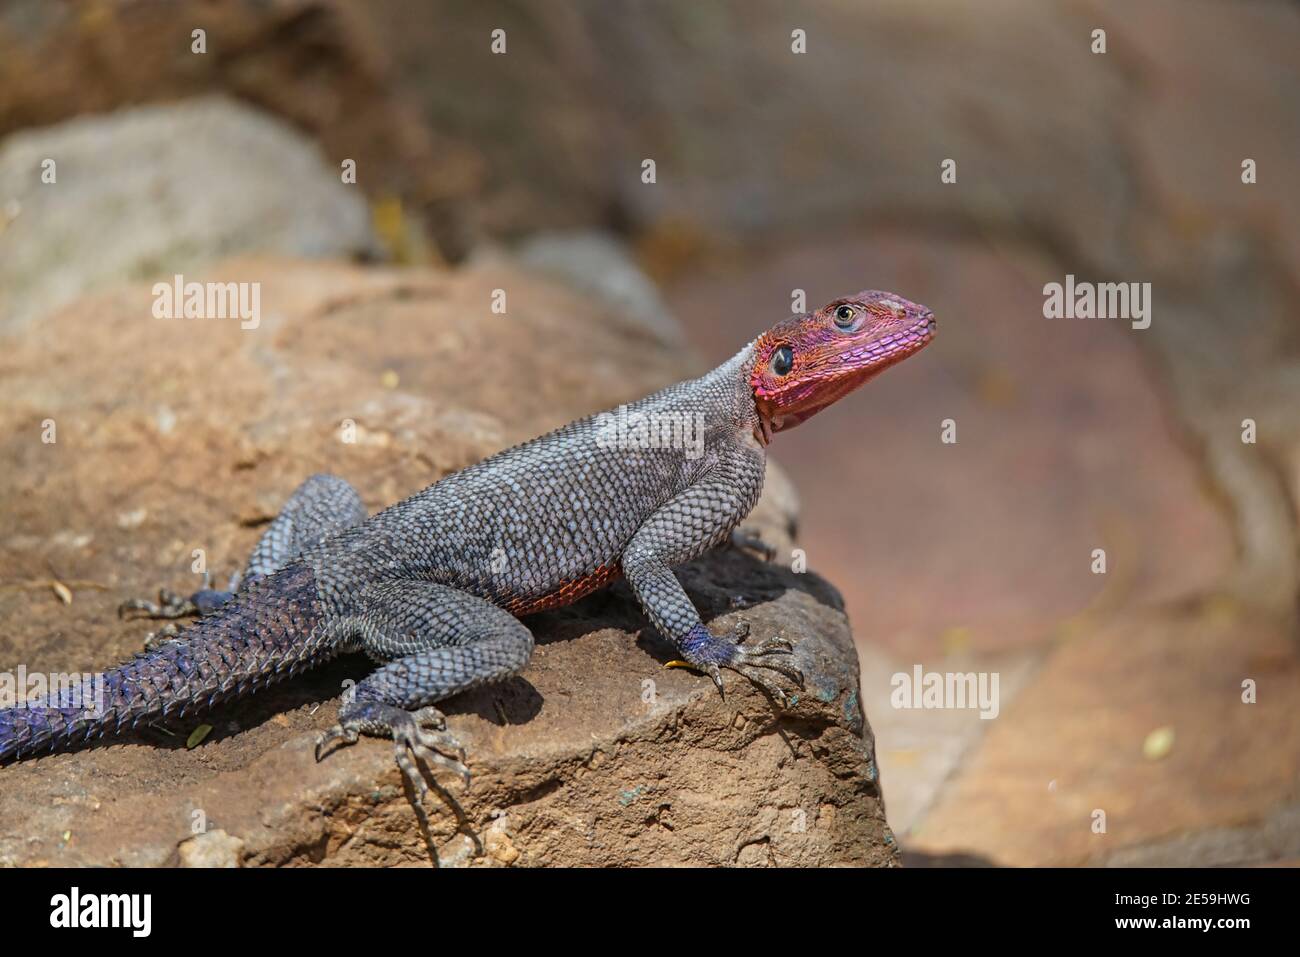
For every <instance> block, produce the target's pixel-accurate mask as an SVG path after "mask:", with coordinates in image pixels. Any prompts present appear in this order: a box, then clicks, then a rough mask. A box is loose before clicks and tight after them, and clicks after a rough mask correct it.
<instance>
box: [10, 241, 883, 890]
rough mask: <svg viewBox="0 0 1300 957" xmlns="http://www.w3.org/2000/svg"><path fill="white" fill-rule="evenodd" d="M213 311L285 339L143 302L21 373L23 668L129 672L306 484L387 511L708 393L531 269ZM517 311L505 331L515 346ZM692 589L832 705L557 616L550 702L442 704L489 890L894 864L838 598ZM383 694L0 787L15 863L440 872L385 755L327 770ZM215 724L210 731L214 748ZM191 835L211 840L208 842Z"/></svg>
mask: <svg viewBox="0 0 1300 957" xmlns="http://www.w3.org/2000/svg"><path fill="white" fill-rule="evenodd" d="M195 278H196V279H202V280H219V281H232V282H239V281H245V282H247V281H257V282H260V283H262V288H263V303H262V305H263V318H262V322H261V324H260V325H259V326H258V327H257V328H256V329H241V328H240V325H239V323H238V322H236V321H233V320H231V321H226V322H222V321H212V320H203V321H195V320H188V321H187V320H161V319H155V318H153V317H152V316H151V314H150V305H151V304H150V299H151V295H150V289H149V286H148V285H147V284H145V285H136V286H127V287H115V288H113V289H109V290H105V291H103V292H101V293H99V294H97V295H94V296H91V297H88V298H84V299H81V300H79V301H77V302H75V303H73V304H72V305H70V306H68V307H67V308H65V309H63V310H60V311H56V312H53V313H48V314H46V315H45V316H43V317H41V318H39V319H36V320H34V321H33V322H32V323H30V325H29V327H28V329H27V330H26V331H25V332H24V334H23V335H22V336H21V337H15V336H9V337H8V338H6V339H4V340H3V343H4V346H5V348H4V349H3V350H0V383H3V386H2V387H0V388H2V392H0V454H3V456H4V457H5V460H6V461H8V462H11V463H13V464H14V468H13V471H12V481H11V482H10V483H8V484H7V485H6V487H5V488H4V491H3V494H2V495H0V530H2V531H0V535H3V538H0V577H2V578H3V579H4V581H5V582H6V583H8V584H13V583H20V587H16V588H6V589H3V590H0V664H3V665H5V666H8V667H12V666H14V665H16V664H17V663H19V662H22V663H24V664H26V666H27V667H28V669H29V670H31V671H33V672H36V671H41V672H48V671H59V672H66V671H69V670H87V671H89V670H93V669H95V668H102V667H104V666H107V665H109V664H111V663H115V662H117V661H120V660H121V659H123V658H125V657H128V656H129V655H130V654H132V653H133V652H135V651H137V650H139V648H140V645H141V641H142V638H143V635H144V633H145V631H147V630H150V629H151V627H152V625H151V624H150V623H148V622H140V623H131V624H127V623H123V622H120V621H118V620H117V618H116V616H115V614H114V608H115V606H116V604H117V603H118V602H119V601H121V600H122V599H124V598H127V597H132V596H137V595H143V594H147V593H149V592H150V591H152V590H153V589H154V588H156V586H157V585H158V584H159V583H160V580H163V581H166V582H167V583H168V584H169V585H171V586H173V587H175V588H177V589H179V590H185V589H187V588H188V587H192V586H193V585H195V584H197V582H196V581H195V576H193V575H192V574H191V573H190V567H191V562H192V553H193V550H194V549H195V548H202V549H204V550H205V552H206V555H207V558H208V565H209V567H210V568H212V569H213V571H214V572H215V573H216V574H217V575H218V577H221V576H224V574H225V572H226V571H228V570H229V569H230V568H232V567H234V566H235V565H237V564H239V563H241V562H242V560H243V558H244V556H245V555H246V554H247V552H248V551H249V549H250V548H251V547H252V545H253V542H254V541H255V539H256V537H257V535H258V533H259V531H260V528H261V526H262V525H263V524H264V523H265V521H266V520H267V518H268V517H269V516H270V515H271V514H272V513H273V512H274V510H275V509H276V508H277V507H278V506H279V504H280V502H281V501H283V499H284V497H285V496H286V495H287V494H288V493H289V492H290V491H291V490H292V489H293V487H294V486H295V485H297V484H298V482H299V481H300V480H301V479H302V477H303V476H305V475H307V474H310V473H311V472H314V471H319V470H324V469H328V470H331V471H335V472H337V473H338V474H341V475H342V476H344V477H345V478H347V479H348V480H349V481H351V482H352V483H353V484H354V485H355V486H356V487H357V488H358V489H359V490H360V491H361V493H362V496H363V498H364V499H365V501H366V504H367V506H368V507H369V508H370V509H371V510H372V511H373V510H376V509H378V508H380V507H382V506H385V505H388V504H390V503H392V502H394V501H396V500H398V499H399V498H402V497H404V496H406V495H408V494H410V493H411V492H413V491H415V490H417V489H419V488H421V487H423V486H425V485H427V484H428V483H429V482H431V481H433V480H435V479H437V478H439V477H441V476H443V475H445V474H447V473H449V472H451V471H453V470H455V469H458V468H461V467H464V466H466V465H468V464H471V463H472V462H474V461H477V460H478V459H480V458H481V457H483V456H485V455H487V454H489V453H491V452H493V451H495V450H497V449H500V448H502V447H504V446H506V445H510V444H512V443H514V442H517V441H519V440H522V439H527V438H531V437H532V436H534V435H536V434H538V433H540V432H542V431H545V430H547V429H550V428H553V427H555V426H558V425H560V424H562V423H564V422H566V421H568V420H570V419H572V418H575V417H577V416H578V415H581V414H585V413H588V412H591V411H594V410H597V409H601V408H607V407H610V406H613V405H616V404H618V403H620V402H624V401H628V400H630V399H634V398H636V397H639V396H640V395H644V394H645V393H647V392H650V391H653V390H654V389H656V388H658V387H660V386H663V385H666V384H667V383H669V382H671V381H674V380H676V379H678V378H679V377H681V376H682V374H683V371H684V367H685V366H686V365H687V364H689V362H691V361H692V357H691V356H689V355H688V354H687V353H685V352H684V350H682V349H680V348H672V347H669V346H667V345H666V344H664V343H663V342H662V341H661V340H660V339H659V338H658V337H657V336H656V335H654V334H652V333H650V332H649V331H647V330H645V329H643V328H641V327H639V326H637V325H635V324H628V323H625V322H623V321H620V320H619V319H618V318H617V317H616V316H613V315H612V314H611V311H610V308H609V307H608V306H607V305H606V304H604V303H603V302H601V301H600V300H598V299H596V298H593V297H591V296H583V295H575V294H574V293H572V292H571V291H568V290H566V289H564V288H563V287H561V286H557V285H556V284H554V283H551V282H548V281H545V280H543V279H541V278H540V277H539V276H537V274H536V273H535V272H532V271H529V270H523V269H520V268H519V267H518V266H515V265H512V264H510V263H508V262H506V261H493V262H480V263H476V264H474V265H472V266H471V267H469V268H467V269H464V270H459V271H456V272H453V273H442V272H433V271H429V270H418V269H416V270H405V271H399V270H387V269H361V268H357V267H352V266H347V265H342V264H332V263H318V264H313V263H302V262H297V261H287V260H271V259H244V260H239V261H235V262H230V263H226V264H223V265H221V266H219V267H214V268H212V269H211V270H207V271H205V272H204V273H203V274H201V275H198V276H196V277H195ZM497 288H506V289H508V290H509V292H510V298H509V313H508V315H506V316H497V315H493V314H492V313H491V309H490V307H491V302H492V291H493V290H494V289H497ZM47 420H52V421H53V423H54V424H55V425H56V426H57V441H56V442H54V443H53V444H46V443H43V442H42V441H41V434H42V430H43V429H44V428H46V425H45V424H44V423H46V422H47ZM345 425H346V426H348V428H347V430H346V432H345V431H344V426H345ZM350 437H355V441H349V438H350ZM773 494H774V495H775V496H776V498H775V499H773V498H772V496H768V497H766V499H765V502H764V503H763V504H762V505H761V506H760V516H759V521H758V524H759V527H760V528H763V529H769V528H770V529H773V530H775V531H776V532H777V533H781V534H784V533H787V532H788V531H789V530H791V529H792V528H793V527H794V524H795V517H794V515H793V514H791V513H790V511H789V509H790V508H791V507H792V502H793V496H792V495H791V494H790V493H789V491H788V489H785V490H783V488H782V483H781V482H780V480H779V478H778V479H777V480H776V481H775V482H774V483H773ZM123 515H129V516H130V521H129V522H123V521H122V520H120V516H123ZM763 516H766V517H763ZM681 575H682V580H683V583H684V585H685V586H686V588H687V590H688V592H689V593H690V594H691V595H692V597H693V599H694V600H695V601H696V602H697V604H698V605H699V606H700V608H701V611H702V613H703V614H704V617H705V619H706V620H707V621H710V622H712V623H713V624H714V626H715V627H718V628H722V627H726V626H728V625H730V624H734V623H735V622H736V621H737V620H738V619H740V618H743V619H745V620H747V621H749V622H750V625H751V629H752V631H753V633H754V634H755V636H756V637H768V636H771V635H774V634H778V633H779V634H782V635H785V636H787V637H789V638H791V639H793V640H794V641H795V642H796V644H797V646H798V652H797V656H798V663H799V665H800V667H802V668H803V669H804V671H805V674H806V675H807V681H806V689H805V691H803V692H800V693H797V694H796V695H794V697H793V704H792V709H791V711H790V712H789V713H788V714H785V715H783V716H781V717H779V718H778V717H777V716H776V715H775V714H774V712H773V708H772V704H771V702H770V701H769V700H768V699H767V698H766V697H765V696H764V695H763V694H761V693H760V692H758V691H757V690H756V689H754V688H753V687H752V686H750V685H749V684H748V683H747V682H745V681H743V680H738V679H736V678H733V677H732V676H729V677H728V681H727V685H728V693H727V697H726V699H725V700H723V699H721V698H720V697H719V695H718V694H717V692H716V691H715V690H714V688H713V686H712V684H711V682H709V681H708V680H707V678H702V677H701V676H699V675H695V674H691V673H688V672H686V671H683V670H680V669H666V668H664V665H665V664H666V663H667V662H668V661H669V660H671V659H672V658H673V657H674V651H673V649H672V648H671V646H669V645H668V644H667V643H666V642H665V641H663V640H662V639H661V638H659V637H658V636H657V635H655V634H654V632H653V631H652V629H650V627H649V626H648V625H647V624H646V622H645V620H644V618H643V617H642V615H641V613H640V611H639V610H638V608H637V606H636V602H635V600H634V599H633V597H632V595H631V592H630V590H629V589H628V588H627V586H626V584H625V583H619V584H617V585H615V586H614V587H613V588H611V589H607V590H605V591H602V592H598V593H596V594H594V595H591V596H589V597H588V598H587V599H585V600H584V601H582V602H581V603H579V604H578V605H575V606H573V607H570V608H566V609H561V610H557V611H554V612H548V613H546V614H543V615H538V616H534V617H533V618H531V619H530V620H529V624H530V626H531V627H532V628H533V629H534V631H535V633H536V634H537V636H538V639H539V644H538V648H537V651H536V653H535V656H534V658H533V661H532V663H531V664H530V665H529V667H528V668H527V669H526V670H525V672H524V673H523V674H522V676H520V677H518V678H515V679H513V680H511V681H510V682H507V683H505V684H503V685H501V686H498V687H493V688H485V689H480V690H479V691H477V692H474V693H471V694H467V695H462V696H460V697H458V698H455V699H452V700H451V701H449V702H448V707H447V710H448V714H449V724H450V726H451V729H452V730H453V731H454V732H455V733H456V734H457V735H458V736H459V737H460V738H461V739H462V740H463V741H464V742H465V743H466V745H467V746H468V748H469V753H470V766H471V768H472V770H473V771H474V774H475V779H474V786H473V789H472V790H470V791H468V792H465V793H463V794H461V795H460V797H461V801H462V803H463V805H464V806H465V809H466V811H467V813H468V814H469V816H470V819H471V820H472V821H473V824H474V827H475V828H476V829H477V830H479V831H480V832H483V833H484V846H485V851H486V855H485V856H484V857H482V858H477V859H475V861H476V863H479V864H485V865H505V864H516V865H535V864H570V865H572V864H590V865H602V866H616V865H623V866H626V865H648V864H660V865H663V864H696V865H699V864H742V865H767V864H795V865H824V864H858V865H886V866H887V865H893V864H895V863H896V862H897V847H896V844H895V842H894V839H893V837H892V835H890V834H889V831H888V828H887V825H886V823H885V817H884V807H883V802H882V799H881V796H880V789H879V784H878V778H877V775H876V773H875V765H874V742H873V738H872V734H871V730H870V727H869V725H868V724H867V722H866V719H865V717H864V715H863V713H862V710H861V704H860V696H859V691H858V681H857V658H856V655H855V654H854V651H853V643H852V638H851V635H850V633H849V629H848V625H847V621H846V619H845V616H844V613H843V608H842V602H841V600H840V598H839V595H838V594H837V593H836V592H835V590H834V589H833V588H832V587H830V586H829V585H827V584H826V583H825V582H824V581H822V580H821V579H819V578H817V577H816V576H814V575H809V574H793V573H792V572H790V571H788V570H786V569H783V568H781V567H779V566H778V565H777V564H766V563H763V562H760V561H758V560H756V559H755V558H753V557H752V556H750V555H748V554H745V553H744V552H741V551H739V550H736V549H722V550H719V551H717V552H714V553H712V554H711V555H709V556H706V557H705V558H703V559H700V560H698V561H696V562H692V563H690V564H689V565H687V566H685V567H684V568H683V569H682V571H681ZM51 576H55V577H57V578H59V580H60V582H61V583H63V582H66V584H65V585H63V587H64V589H65V590H66V591H67V592H68V595H69V596H70V597H71V602H70V603H66V604H65V603H64V602H63V601H61V600H60V599H59V598H58V596H57V595H56V594H54V593H53V592H52V590H51V585H50V582H49V579H50V577H51ZM27 586H30V587H27ZM737 595H743V596H744V597H745V598H746V599H747V602H746V604H747V607H745V608H744V610H743V611H738V610H736V609H735V608H733V605H732V600H733V598H735V597H736V596H737ZM372 667H373V666H372V665H371V664H370V663H368V662H367V661H365V660H363V659H361V658H358V657H353V658H346V659H342V660H340V661H337V662H334V663H332V664H331V665H329V666H327V667H325V668H323V669H319V670H317V671H314V672H312V673H310V674H308V675H306V676H304V677H303V678H302V679H300V680H294V681H291V682H287V683H285V684H281V685H276V686H274V687H272V688H270V689H267V690H266V691H264V692H262V693H259V694H258V695H257V696H256V697H255V698H252V699H248V700H245V701H241V702H236V703H232V704H230V705H227V706H224V707H222V708H220V709H219V710H217V711H214V712H210V713H208V714H205V715H204V716H202V717H201V718H199V717H195V718H193V719H190V720H189V721H186V720H180V721H177V722H173V723H172V725H170V726H168V727H165V728H149V729H146V730H144V731H143V732H142V733H141V734H139V735H138V736H136V737H134V738H128V739H126V740H124V741H115V742H111V743H109V744H108V745H107V746H104V747H96V748H94V749H91V750H86V751H82V752H78V753H73V754H61V755H53V756H47V757H43V758H40V759H37V760H32V761H25V762H20V763H18V764H15V765H13V766H10V767H6V768H4V769H3V772H2V773H3V777H4V782H5V786H4V788H3V789H0V821H3V822H4V828H3V829H2V831H0V863H7V864H38V863H46V864H67V865H73V864H81V865H89V864H96V865H104V864H125V865H160V864H163V863H166V862H168V861H171V860H180V861H182V862H185V863H190V864H204V865H208V864H217V863H221V864H223V865H226V864H231V863H239V862H242V863H243V864H244V865H259V864H273V865H283V864H307V863H328V864H397V863H420V862H424V861H427V856H426V852H425V847H424V843H423V841H422V839H421V837H420V834H419V831H418V828H417V826H416V823H415V817H414V813H413V811H412V809H411V807H410V805H409V803H408V800H407V798H406V796H405V794H404V792H403V789H402V785H401V779H400V777H399V773H398V771H397V768H396V766H395V765H394V763H393V760H392V746H391V744H389V743H385V742H383V741H378V740H373V739H367V740H364V741H362V742H360V743H358V744H357V745H356V746H354V747H351V748H345V749H343V750H341V751H339V752H337V753H336V754H334V755H332V756H331V757H330V758H329V759H328V760H326V761H324V762H322V763H319V764H318V763H316V762H315V760H314V759H313V756H312V748H313V744H314V740H315V735H316V734H317V733H318V732H319V730H320V729H322V728H324V727H328V726H329V725H330V724H331V723H332V722H333V721H334V720H335V717H336V707H337V706H336V699H337V696H338V695H339V694H340V692H341V690H342V688H343V686H344V682H345V681H348V680H355V679H357V678H360V677H361V676H363V675H364V674H366V673H368V672H369V670H371V668H372ZM199 722H202V723H207V724H211V725H212V726H213V730H212V732H211V733H210V734H208V736H207V737H206V738H204V739H203V741H202V743H201V744H199V745H198V746H196V747H194V748H192V749H191V748H187V747H186V746H185V745H186V739H187V738H188V737H189V736H190V733H191V732H192V731H193V729H194V726H195V725H196V724H197V723H199ZM449 786H450V787H451V788H452V789H453V790H455V791H456V792H457V793H459V792H460V786H459V784H456V783H451V784H450V785H449ZM431 800H432V799H431ZM196 812H201V813H202V816H203V819H204V820H205V821H206V822H207V825H208V827H209V828H211V829H213V830H212V832H210V833H209V834H207V835H205V836H204V837H202V838H194V837H193V834H192V830H191V829H192V827H193V823H194V820H195V813H196ZM433 817H434V822H435V834H434V838H435V840H436V841H437V843H438V845H439V847H440V849H441V857H442V859H443V861H444V862H445V863H457V862H464V861H466V860H467V853H466V852H467V849H468V842H467V840H466V839H465V838H464V837H463V836H460V837H458V836H457V835H456V834H455V832H454V818H453V817H452V815H451V814H450V813H447V812H445V811H444V810H442V809H441V808H439V809H435V810H434V813H433ZM217 830H219V831H221V832H223V835H225V836H222V835H216V836H214V835H215V832H216V831H217Z"/></svg>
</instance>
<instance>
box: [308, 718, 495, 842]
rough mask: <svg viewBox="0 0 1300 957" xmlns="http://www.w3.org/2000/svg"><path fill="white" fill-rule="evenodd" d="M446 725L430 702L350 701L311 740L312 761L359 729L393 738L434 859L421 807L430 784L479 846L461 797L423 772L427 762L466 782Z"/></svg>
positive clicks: (461, 757) (460, 753)
mask: <svg viewBox="0 0 1300 957" xmlns="http://www.w3.org/2000/svg"><path fill="white" fill-rule="evenodd" d="M446 727H447V719H446V718H445V717H444V716H443V713H442V712H441V711H439V710H438V709H437V708H434V707H426V708H420V709H419V710H417V711H407V710H406V709H405V708H399V707H397V706H396V705H391V704H386V703H384V702H381V701H352V702H349V703H348V704H346V705H344V706H343V709H342V710H341V711H340V712H339V723H338V724H337V725H335V726H334V727H333V728H331V729H330V730H328V731H326V732H325V733H323V734H322V735H321V736H320V737H319V738H318V739H317V741H316V760H317V761H320V760H321V759H322V758H323V757H325V756H326V754H327V753H328V751H329V750H330V747H331V745H333V744H334V743H335V742H338V741H341V742H343V743H344V744H345V745H346V744H355V743H356V741H357V738H358V737H359V736H360V735H362V734H367V735H372V736H374V737H383V738H387V737H391V738H392V739H393V758H394V760H395V761H396V762H397V766H398V768H399V769H401V772H402V778H403V780H404V781H405V783H406V785H407V786H408V787H409V788H410V790H411V803H412V806H413V807H414V808H415V815H416V817H417V818H418V819H419V821H420V826H421V828H422V829H423V832H424V835H425V838H426V842H427V843H428V844H429V849H430V852H431V853H432V854H433V856H434V861H435V862H436V861H437V852H436V849H435V848H434V847H433V842H432V839H431V838H430V831H429V815H428V812H427V811H426V810H425V806H424V800H425V798H426V797H427V796H428V794H429V790H430V785H431V784H432V785H433V788H434V789H436V790H437V791H438V794H439V796H440V797H441V798H442V799H443V801H444V802H445V803H446V804H447V806H448V807H450V808H451V810H452V812H453V813H454V814H455V815H456V819H457V821H458V823H459V825H460V828H461V830H464V831H466V832H467V833H468V834H469V835H470V837H471V839H472V840H473V841H474V843H475V845H476V846H477V847H481V845H480V842H479V839H478V835H476V834H475V833H474V832H473V830H472V828H471V827H470V821H469V818H468V816H467V815H466V814H465V810H464V808H462V807H461V805H460V802H459V801H457V800H456V798H455V796H454V795H453V794H452V793H451V792H450V791H448V790H447V789H446V788H444V787H443V786H442V785H441V784H439V783H438V781H437V780H436V779H435V778H434V777H433V776H432V774H430V773H429V772H428V767H429V766H430V765H436V766H438V767H442V768H446V769H447V770H449V771H454V772H455V773H456V774H458V775H460V777H461V780H462V781H464V783H465V787H466V788H468V787H469V785H470V773H469V768H467V767H466V766H465V748H464V746H463V745H462V744H461V743H460V742H459V741H458V740H456V738H455V736H454V735H452V734H450V733H449V732H448V731H447V730H446Z"/></svg>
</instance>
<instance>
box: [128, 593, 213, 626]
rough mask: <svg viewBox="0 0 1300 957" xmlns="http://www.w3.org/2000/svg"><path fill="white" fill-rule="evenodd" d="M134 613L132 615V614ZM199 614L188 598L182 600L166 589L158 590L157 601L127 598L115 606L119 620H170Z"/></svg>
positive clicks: (196, 607)
mask: <svg viewBox="0 0 1300 957" xmlns="http://www.w3.org/2000/svg"><path fill="white" fill-rule="evenodd" d="M133 613H134V614H133ZM198 613H199V609H198V606H197V605H196V604H195V603H194V601H193V600H192V599H190V598H182V597H181V596H180V595H178V594H176V593H175V592H174V591H170V590H168V589H166V588H160V589H158V600H157V601H156V602H152V601H147V600H146V599H143V598H128V599H127V600H126V601H124V602H122V604H120V605H118V606H117V617H119V618H127V617H130V618H158V619H167V620H172V619H176V618H189V617H191V616H192V615H197V614H198Z"/></svg>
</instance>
